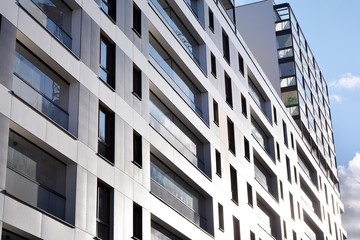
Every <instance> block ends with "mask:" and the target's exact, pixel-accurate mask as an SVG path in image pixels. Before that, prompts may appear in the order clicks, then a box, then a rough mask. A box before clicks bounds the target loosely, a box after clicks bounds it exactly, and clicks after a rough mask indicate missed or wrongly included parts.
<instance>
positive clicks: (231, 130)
mask: <svg viewBox="0 0 360 240" xmlns="http://www.w3.org/2000/svg"><path fill="white" fill-rule="evenodd" d="M227 134H228V147H229V151H230V152H231V153H232V154H234V155H236V141H235V127H234V123H233V121H231V120H230V118H229V117H228V118H227Z"/></svg>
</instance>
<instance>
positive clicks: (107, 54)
mask: <svg viewBox="0 0 360 240" xmlns="http://www.w3.org/2000/svg"><path fill="white" fill-rule="evenodd" d="M99 78H100V79H101V80H102V81H103V82H105V83H107V84H108V85H109V86H110V87H112V88H113V89H114V88H115V45H114V43H111V42H110V41H109V40H108V39H107V38H106V37H105V36H103V35H101V37H100V69H99Z"/></svg>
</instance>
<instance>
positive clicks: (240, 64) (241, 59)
mask: <svg viewBox="0 0 360 240" xmlns="http://www.w3.org/2000/svg"><path fill="white" fill-rule="evenodd" d="M238 59H239V71H240V73H241V75H243V76H244V59H243V57H242V56H241V55H240V53H238Z"/></svg>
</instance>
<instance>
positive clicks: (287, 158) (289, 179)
mask: <svg viewBox="0 0 360 240" xmlns="http://www.w3.org/2000/svg"><path fill="white" fill-rule="evenodd" d="M286 172H287V179H288V181H289V183H291V167H290V159H289V157H288V156H286Z"/></svg>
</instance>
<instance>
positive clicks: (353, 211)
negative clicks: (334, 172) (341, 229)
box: [339, 153, 360, 240]
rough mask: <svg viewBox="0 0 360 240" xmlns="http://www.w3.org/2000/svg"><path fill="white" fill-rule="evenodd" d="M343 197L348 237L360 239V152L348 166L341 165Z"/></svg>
mask: <svg viewBox="0 0 360 240" xmlns="http://www.w3.org/2000/svg"><path fill="white" fill-rule="evenodd" d="M339 177H340V187H341V197H342V201H343V203H344V205H345V213H344V214H343V216H342V220H343V225H344V226H345V229H346V230H347V232H348V239H352V240H360V224H359V216H360V201H359V193H360V153H356V154H355V157H354V158H353V159H352V160H351V161H350V162H349V165H348V166H347V167H345V166H339Z"/></svg>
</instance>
